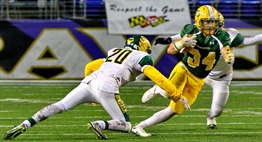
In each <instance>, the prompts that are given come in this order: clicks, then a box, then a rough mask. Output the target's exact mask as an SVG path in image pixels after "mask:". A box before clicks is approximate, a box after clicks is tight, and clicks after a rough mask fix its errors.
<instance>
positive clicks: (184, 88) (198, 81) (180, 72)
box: [169, 62, 204, 114]
mask: <svg viewBox="0 0 262 142" xmlns="http://www.w3.org/2000/svg"><path fill="white" fill-rule="evenodd" d="M169 80H170V81H171V82H172V83H173V84H174V85H175V86H176V87H177V89H178V90H179V91H181V92H182V94H183V95H184V96H185V97H186V98H187V101H188V103H189V104H190V105H192V104H193V103H194V102H195V100H196V99H197V95H198V93H199V91H200V90H201V88H202V87H203V85H204V79H203V78H199V77H196V76H195V75H194V74H192V73H191V72H189V71H188V70H187V68H186V66H185V65H184V64H183V63H182V62H179V63H178V64H177V65H176V66H175V67H174V69H173V70H172V72H171V73H170V76H169ZM169 107H171V108H172V109H173V111H174V112H175V113H177V114H180V113H182V112H183V111H184V110H185V106H184V105H183V104H182V103H181V102H179V101H178V102H177V103H175V102H173V101H172V100H171V101H170V103H169Z"/></svg>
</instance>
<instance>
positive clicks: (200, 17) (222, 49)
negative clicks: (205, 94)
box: [132, 5, 233, 137]
mask: <svg viewBox="0 0 262 142" xmlns="http://www.w3.org/2000/svg"><path fill="white" fill-rule="evenodd" d="M195 23H196V24H195V25H193V24H188V25H185V26H184V28H183V29H182V31H181V33H180V36H181V37H183V38H181V39H180V40H177V41H174V42H172V43H171V44H170V45H169V47H168V49H167V52H168V53H169V54H177V53H178V52H181V49H185V50H187V52H185V51H184V52H185V53H184V57H183V59H182V60H181V61H180V62H179V63H178V64H177V65H176V66H175V68H174V69H173V70H172V72H171V73H170V75H169V80H170V81H171V82H172V83H173V84H174V85H175V86H176V87H177V89H178V90H180V91H181V92H182V93H183V95H184V96H185V97H186V98H187V101H188V103H189V105H192V104H193V103H194V102H195V100H196V98H197V95H198V93H199V91H200V90H201V88H202V87H203V85H204V78H205V77H206V76H207V75H208V74H209V73H210V71H211V70H212V69H213V68H214V66H215V65H216V63H217V61H218V60H219V58H220V57H221V56H222V57H223V60H224V62H226V63H228V64H231V63H232V62H233V59H232V57H233V55H232V54H233V53H232V52H231V50H230V47H229V46H230V38H229V34H228V33H226V32H224V31H222V30H221V29H219V13H218V11H217V10H216V9H215V8H214V7H212V6H209V5H204V6H201V7H199V8H198V9H197V11H196V15H195ZM189 35H191V36H189ZM182 52H183V51H182ZM184 109H185V107H184V105H183V104H181V103H180V102H173V101H170V104H169V106H168V107H167V108H165V109H163V110H160V111H158V112H156V113H155V114H154V115H153V116H151V117H150V118H148V119H146V120H144V121H142V122H140V123H139V124H137V125H135V126H134V127H133V128H132V133H134V134H135V135H138V136H142V137H148V136H151V134H149V133H146V132H145V130H144V128H146V127H149V126H151V125H154V124H157V123H161V122H164V121H166V120H168V119H170V118H172V117H173V116H174V115H177V114H181V113H182V112H183V111H184Z"/></svg>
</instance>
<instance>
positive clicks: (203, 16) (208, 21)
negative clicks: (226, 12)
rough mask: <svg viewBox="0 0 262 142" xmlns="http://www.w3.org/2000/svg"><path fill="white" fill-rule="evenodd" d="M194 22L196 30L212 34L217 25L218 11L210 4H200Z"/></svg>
mask: <svg viewBox="0 0 262 142" xmlns="http://www.w3.org/2000/svg"><path fill="white" fill-rule="evenodd" d="M195 23H196V26H197V28H198V30H199V31H201V32H202V33H204V34H205V35H206V36H208V35H213V34H214V33H215V32H216V30H217V29H218V26H219V14H218V11H217V10H216V9H215V8H214V7H213V6H210V5H203V6H200V7H199V8H198V9H197V11H196V14H195Z"/></svg>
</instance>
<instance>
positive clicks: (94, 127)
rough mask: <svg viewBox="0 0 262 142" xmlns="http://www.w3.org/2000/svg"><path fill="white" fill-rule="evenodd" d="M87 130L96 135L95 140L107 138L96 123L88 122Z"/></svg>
mask: <svg viewBox="0 0 262 142" xmlns="http://www.w3.org/2000/svg"><path fill="white" fill-rule="evenodd" d="M87 129H89V130H91V131H92V132H94V133H95V134H96V137H97V139H100V140H106V139H107V136H106V135H105V134H104V133H103V132H102V129H101V127H100V126H99V125H98V124H97V123H96V122H89V123H88V124H87Z"/></svg>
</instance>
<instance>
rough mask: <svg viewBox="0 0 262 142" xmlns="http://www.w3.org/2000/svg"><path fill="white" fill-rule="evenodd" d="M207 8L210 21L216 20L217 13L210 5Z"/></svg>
mask: <svg viewBox="0 0 262 142" xmlns="http://www.w3.org/2000/svg"><path fill="white" fill-rule="evenodd" d="M206 7H207V9H208V13H209V17H208V19H210V18H215V12H214V10H213V8H212V7H211V6H210V5H206Z"/></svg>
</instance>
